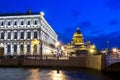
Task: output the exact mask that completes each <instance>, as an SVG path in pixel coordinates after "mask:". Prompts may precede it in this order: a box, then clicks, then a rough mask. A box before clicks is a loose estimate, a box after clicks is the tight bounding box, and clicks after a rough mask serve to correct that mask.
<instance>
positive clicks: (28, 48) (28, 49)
mask: <svg viewBox="0 0 120 80" xmlns="http://www.w3.org/2000/svg"><path fill="white" fill-rule="evenodd" d="M27 52H28V53H30V45H27Z"/></svg>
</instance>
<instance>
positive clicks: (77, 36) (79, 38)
mask: <svg viewBox="0 0 120 80" xmlns="http://www.w3.org/2000/svg"><path fill="white" fill-rule="evenodd" d="M72 42H73V44H74V45H83V44H84V40H83V35H82V33H81V31H80V28H77V29H76V31H75V33H74V35H73V38H72Z"/></svg>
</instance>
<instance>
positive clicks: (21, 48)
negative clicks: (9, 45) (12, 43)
mask: <svg viewBox="0 0 120 80" xmlns="http://www.w3.org/2000/svg"><path fill="white" fill-rule="evenodd" d="M20 51H21V52H22V53H23V52H24V45H20Z"/></svg>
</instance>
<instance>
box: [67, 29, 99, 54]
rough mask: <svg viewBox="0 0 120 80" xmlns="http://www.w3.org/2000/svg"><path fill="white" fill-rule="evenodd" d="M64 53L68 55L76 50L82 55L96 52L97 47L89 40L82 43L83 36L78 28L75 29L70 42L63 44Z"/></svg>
mask: <svg viewBox="0 0 120 80" xmlns="http://www.w3.org/2000/svg"><path fill="white" fill-rule="evenodd" d="M65 51H66V55H70V54H71V53H74V52H76V51H79V52H80V54H82V53H83V54H82V55H90V54H96V52H97V49H96V46H95V45H91V44H90V41H87V42H86V43H84V37H83V35H82V33H81V31H80V29H79V28H77V29H76V31H75V33H74V35H73V38H72V41H71V43H68V44H67V45H65Z"/></svg>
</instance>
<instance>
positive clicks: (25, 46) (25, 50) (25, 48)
mask: <svg viewBox="0 0 120 80" xmlns="http://www.w3.org/2000/svg"><path fill="white" fill-rule="evenodd" d="M26 53H27V44H25V43H24V55H26Z"/></svg>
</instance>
